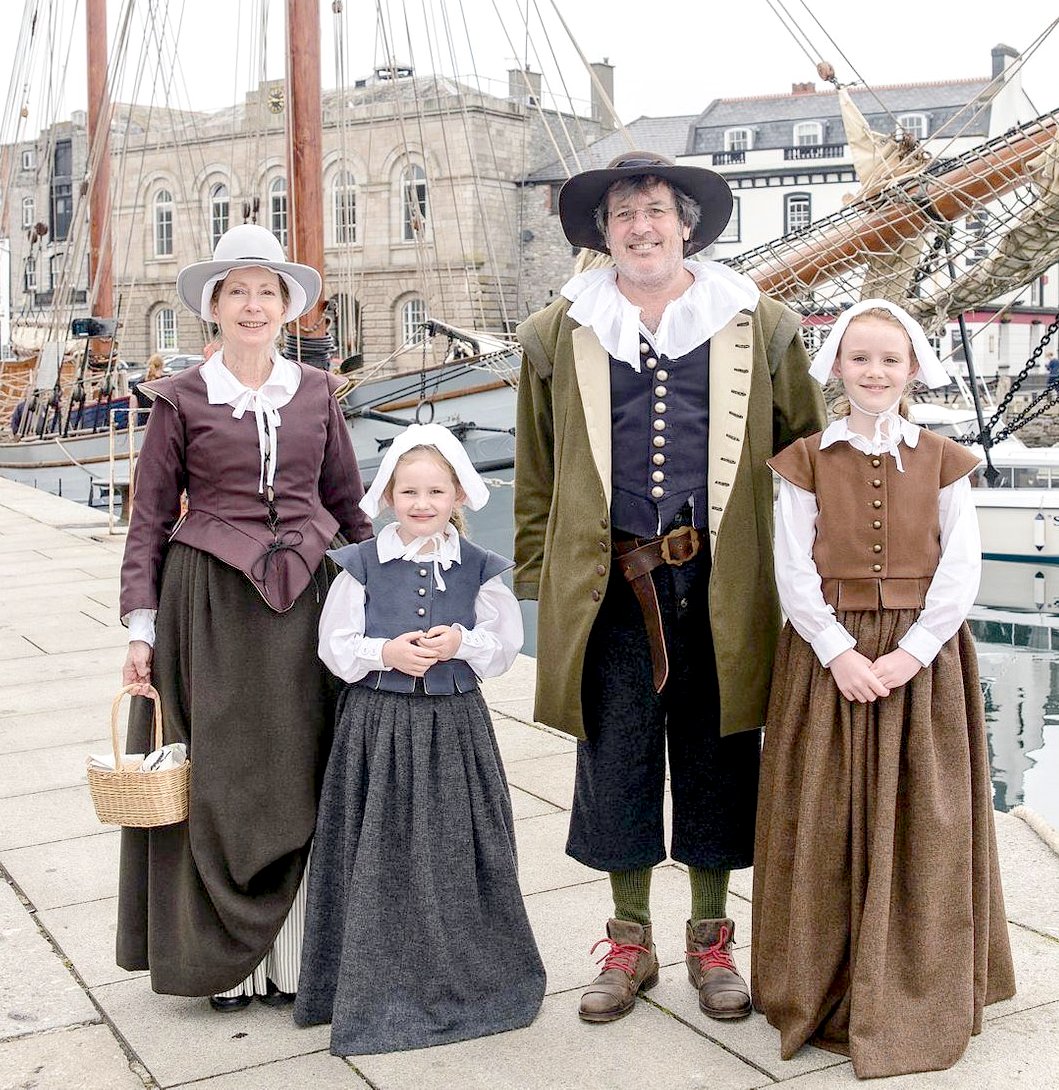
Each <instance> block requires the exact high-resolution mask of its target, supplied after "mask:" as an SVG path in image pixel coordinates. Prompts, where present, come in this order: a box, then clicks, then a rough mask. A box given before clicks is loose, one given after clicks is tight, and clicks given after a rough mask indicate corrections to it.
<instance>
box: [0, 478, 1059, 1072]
mask: <svg viewBox="0 0 1059 1090" xmlns="http://www.w3.org/2000/svg"><path fill="white" fill-rule="evenodd" d="M121 548H122V539H121V538H120V537H110V536H108V534H107V528H106V520H105V518H104V517H103V516H101V515H99V514H98V513H96V512H93V511H90V510H88V509H87V508H85V507H81V506H78V505H77V504H73V503H70V502H69V501H66V500H61V499H57V498H55V497H52V496H48V495H45V494H43V493H40V492H35V491H33V490H31V489H29V488H26V487H24V486H22V485H16V484H12V483H11V482H9V481H6V480H3V479H0V587H2V588H3V589H2V592H0V602H2V609H0V663H2V667H0V875H2V877H3V878H4V881H0V1090H6V1088H16V1087H17V1088H30V1087H33V1088H38V1090H52V1088H60V1087H62V1088H64V1090H72V1088H85V1090H119V1088H120V1090H141V1088H142V1087H144V1086H147V1087H181V1088H189V1087H196V1088H200V1087H201V1088H203V1090H268V1088H273V1087H277V1088H278V1087H284V1088H286V1087H302V1086H307V1085H312V1086H313V1087H314V1090H328V1088H331V1087H374V1088H378V1090H404V1088H415V1090H433V1088H438V1090H441V1088H456V1087H458V1088H461V1090H463V1088H491V1087H504V1088H505V1090H508V1088H510V1090H538V1088H540V1090H543V1088H571V1087H586V1088H587V1087H592V1088H613V1090H622V1088H629V1090H643V1088H651V1090H666V1088H669V1087H673V1088H677V1087H679V1088H681V1090H692V1088H696V1087H703V1088H705V1087H709V1088H710V1090H743V1088H747V1090H749V1088H751V1087H765V1086H771V1085H773V1084H776V1083H779V1084H782V1086H783V1087H784V1088H787V1087H789V1088H790V1090H830V1088H832V1087H839V1086H844V1085H852V1084H854V1083H855V1081H856V1080H855V1078H854V1075H853V1072H852V1069H851V1067H850V1065H849V1063H848V1062H845V1061H843V1060H842V1059H841V1057H838V1056H834V1055H831V1054H829V1053H826V1052H821V1051H818V1050H816V1049H812V1048H806V1049H803V1050H802V1051H801V1053H799V1055H798V1056H797V1057H796V1058H795V1059H794V1060H791V1061H787V1062H784V1061H782V1060H781V1059H780V1058H779V1044H778V1037H777V1034H776V1033H775V1032H774V1031H773V1030H772V1029H771V1028H770V1027H769V1026H768V1025H767V1023H766V1022H765V1020H764V1019H763V1018H761V1017H760V1016H757V1015H754V1016H752V1017H751V1018H749V1019H748V1020H746V1021H744V1022H737V1023H730V1024H724V1023H719V1022H710V1021H708V1020H707V1019H705V1018H704V1017H702V1016H701V1015H700V1014H699V1011H698V1007H697V1002H696V995H695V993H694V992H693V991H692V990H691V988H690V987H689V986H688V983H687V979H686V976H685V972H684V967H683V925H684V918H685V915H686V911H687V900H688V885H687V878H686V876H685V875H684V874H683V873H682V872H681V868H680V867H678V866H666V867H661V868H659V871H658V873H657V875H656V877H655V881H654V889H653V907H654V913H655V920H656V923H655V932H656V941H657V943H658V948H659V956H660V958H661V960H662V962H663V969H662V974H661V981H660V983H659V984H658V986H657V987H655V988H654V989H652V990H651V991H650V992H649V993H647V995H646V996H645V997H644V998H643V999H642V1000H640V1001H639V1002H638V1003H637V1005H636V1008H635V1009H634V1011H633V1012H632V1013H631V1014H630V1015H629V1016H628V1017H627V1018H625V1019H623V1020H622V1021H621V1022H618V1023H616V1024H614V1025H611V1026H586V1025H583V1024H582V1023H580V1022H579V1021H578V1019H577V1015H576V1011H577V1000H578V994H579V990H580V988H581V987H582V986H583V985H584V984H585V983H586V982H587V981H588V980H590V979H591V978H592V977H593V976H594V966H593V962H592V960H591V959H590V958H589V956H588V950H589V947H590V946H591V945H592V943H593V942H594V941H595V940H596V939H597V938H598V937H599V936H600V934H601V928H602V924H603V921H604V919H605V918H606V916H607V914H608V908H609V887H608V883H607V880H606V879H605V878H601V877H600V875H599V874H598V873H597V872H595V871H591V870H588V869H586V868H585V867H582V866H580V865H579V864H578V863H575V862H574V861H573V860H572V859H569V858H568V857H567V856H565V855H564V854H563V843H564V837H565V830H566V823H567V810H568V809H569V805H570V797H571V791H572V783H573V767H574V753H573V746H572V744H571V742H570V741H569V740H568V739H566V738H564V737H563V736H561V735H558V734H556V733H554V732H551V731H549V730H546V729H544V728H541V727H539V726H535V725H534V724H533V722H532V716H531V695H530V694H531V691H532V679H533V668H534V664H533V660H532V659H528V658H523V659H520V660H519V663H518V664H517V666H516V668H515V669H514V670H512V671H511V672H510V673H509V674H507V675H506V676H505V677H503V678H501V679H498V680H496V681H494V682H491V683H489V685H488V687H487V697H488V699H489V702H490V705H491V707H492V709H493V713H494V719H495V723H496V731H497V736H498V738H499V742H500V746H501V749H502V751H503V755H504V760H505V762H506V766H507V771H508V777H509V779H510V781H511V786H512V796H513V802H514V809H515V817H516V819H517V829H518V842H519V856H520V863H521V878H522V888H523V891H524V893H525V895H526V902H527V905H528V907H529V913H530V918H531V920H532V922H533V926H534V928H535V930H536V934H537V938H538V941H539V943H540V947H541V952H542V954H543V957H544V961H545V965H546V967H547V970H548V995H547V998H546V999H545V1002H544V1007H543V1009H542V1011H541V1013H540V1015H539V1017H538V1018H537V1020H536V1021H535V1022H534V1024H533V1025H532V1026H530V1027H529V1028H527V1029H525V1030H520V1031H518V1032H514V1033H508V1034H502V1035H500V1036H496V1037H489V1038H484V1039H481V1040H477V1041H469V1042H466V1043H462V1044H455V1045H446V1046H443V1047H439V1048H435V1049H426V1050H422V1051H418V1052H409V1053H397V1054H392V1055H386V1056H366V1057H351V1058H348V1059H345V1060H342V1059H336V1058H335V1057H333V1056H331V1055H329V1053H328V1037H327V1029H326V1027H317V1028H314V1029H308V1030H306V1029H299V1028H297V1027H295V1026H294V1025H293V1023H292V1022H291V1019H290V1014H289V1011H283V1010H270V1009H268V1008H266V1007H264V1006H262V1005H261V1004H253V1005H252V1006H251V1007H250V1008H248V1009H247V1010H246V1011H242V1012H239V1013H237V1014H231V1015H217V1014H214V1013H213V1012H212V1011H211V1010H210V1009H209V1007H208V1006H207V1004H206V1002H205V1000H202V999H182V998H176V997H173V996H159V995H154V994H153V993H152V992H151V990H150V986H149V984H148V981H147V979H146V977H145V975H144V974H141V973H127V972H124V971H122V970H121V969H118V968H117V967H116V966H115V965H114V960H113V948H114V929H115V889H116V881H117V852H118V833H117V831H116V830H114V829H112V828H109V827H106V826H101V825H99V824H98V823H97V822H96V819H95V816H94V813H93V811H92V806H91V802H90V801H89V797H88V791H87V788H86V786H85V782H84V767H83V766H84V758H85V755H86V754H87V753H89V752H101V751H105V750H106V748H107V745H108V741H107V737H108V732H109V721H108V717H109V705H110V700H111V698H112V697H113V695H114V693H115V691H116V690H117V688H118V670H119V665H120V662H121V660H122V657H123V647H124V643H125V633H124V630H123V629H122V628H121V626H120V624H119V623H118V619H117V596H118V565H119V558H120V554H121ZM997 824H998V829H997V831H998V835H999V838H1000V852H1001V864H1002V867H1003V872H1004V881H1005V892H1006V895H1007V909H1008V915H1009V919H1010V923H1011V937H1012V944H1013V947H1014V951H1015V964H1016V971H1017V973H1018V982H1019V992H1018V995H1017V996H1016V997H1015V998H1014V999H1012V1000H1009V1001H1008V1002H1005V1003H1001V1004H997V1005H996V1006H993V1007H990V1008H988V1009H987V1025H986V1028H985V1031H984V1032H983V1033H982V1035H981V1036H980V1037H978V1038H976V1039H974V1040H973V1041H972V1042H971V1045H970V1047H969V1048H968V1050H967V1053H966V1055H965V1056H964V1058H963V1060H962V1061H961V1062H960V1063H959V1064H958V1065H957V1066H956V1067H955V1068H953V1069H952V1070H950V1071H947V1072H940V1073H937V1074H927V1075H916V1076H905V1077H902V1078H895V1079H888V1080H882V1081H881V1082H880V1084H879V1085H883V1084H885V1086H886V1087H887V1088H889V1087H891V1086H892V1087H895V1088H898V1087H899V1088H915V1090H933V1088H939V1090H940V1088H952V1090H1000V1088H1001V1087H1020V1088H1024V1090H1046V1088H1047V1090H1054V1088H1055V1087H1059V858H1056V856H1055V855H1053V854H1052V853H1051V852H1050V851H1049V850H1048V848H1047V847H1046V846H1045V845H1044V844H1043V843H1042V842H1041V841H1040V839H1039V838H1038V837H1037V835H1036V834H1035V833H1034V832H1033V831H1032V830H1031V829H1030V828H1029V827H1028V826H1027V825H1025V824H1023V823H1022V822H1021V821H1019V820H1018V819H1017V818H1014V817H1010V816H1008V815H1003V814H1000V815H998V816H997ZM732 894H733V895H732V899H731V913H732V915H733V917H734V918H735V921H736V929H737V937H738V939H739V944H740V950H739V955H738V957H739V961H740V964H741V965H742V967H743V968H744V969H745V970H746V969H749V950H748V940H749V937H750V903H749V895H750V876H749V873H740V874H737V875H735V876H734V878H733V883H732Z"/></svg>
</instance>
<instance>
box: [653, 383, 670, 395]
mask: <svg viewBox="0 0 1059 1090" xmlns="http://www.w3.org/2000/svg"><path fill="white" fill-rule="evenodd" d="M667 393H668V391H667V389H666V387H665V386H656V387H655V397H665V396H666V394H667Z"/></svg>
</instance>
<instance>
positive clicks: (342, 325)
mask: <svg viewBox="0 0 1059 1090" xmlns="http://www.w3.org/2000/svg"><path fill="white" fill-rule="evenodd" d="M329 311H330V313H331V315H332V323H333V324H332V326H331V336H332V337H334V339H335V346H336V347H337V349H338V354H339V356H341V357H342V358H343V359H345V358H346V357H347V356H352V355H353V354H354V353H355V352H359V351H360V304H359V303H358V302H357V301H356V299H354V298H353V297H352V296H351V295H346V293H345V292H340V293H339V294H338V295H332V296H331V299H330V306H329Z"/></svg>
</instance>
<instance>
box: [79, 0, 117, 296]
mask: <svg viewBox="0 0 1059 1090" xmlns="http://www.w3.org/2000/svg"><path fill="white" fill-rule="evenodd" d="M85 10H86V15H87V24H86V25H87V37H88V155H89V165H90V177H89V179H88V229H89V250H88V283H89V285H90V290H91V299H92V315H93V317H96V318H110V317H112V316H113V314H114V299H113V295H114V290H113V279H112V262H111V253H110V241H109V237H108V234H107V223H108V220H109V216H110V99H109V94H108V91H107V4H106V0H87V4H86V9H85Z"/></svg>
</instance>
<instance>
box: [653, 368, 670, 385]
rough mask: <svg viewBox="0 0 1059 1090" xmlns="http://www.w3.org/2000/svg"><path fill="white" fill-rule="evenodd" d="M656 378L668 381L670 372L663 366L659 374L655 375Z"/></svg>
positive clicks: (660, 380)
mask: <svg viewBox="0 0 1059 1090" xmlns="http://www.w3.org/2000/svg"><path fill="white" fill-rule="evenodd" d="M655 378H656V379H658V381H659V382H666V381H667V380H668V378H669V372H668V371H666V370H665V369H664V368H663V369H662V370H661V371H659V372H658V374H657V375H655Z"/></svg>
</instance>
